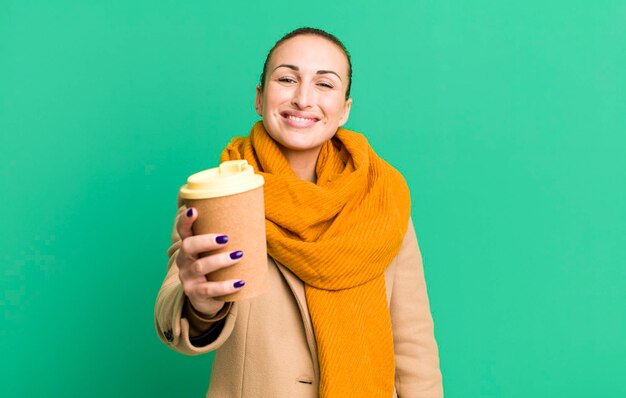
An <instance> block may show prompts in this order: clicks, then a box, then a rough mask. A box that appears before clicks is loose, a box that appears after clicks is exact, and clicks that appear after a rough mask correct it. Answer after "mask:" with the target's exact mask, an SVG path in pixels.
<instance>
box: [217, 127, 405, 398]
mask: <svg viewBox="0 0 626 398" xmlns="http://www.w3.org/2000/svg"><path fill="white" fill-rule="evenodd" d="M236 159H246V160H247V161H248V163H250V164H251V165H252V166H254V169H255V171H257V172H258V173H260V174H261V175H263V177H264V178H265V187H264V190H265V218H266V229H267V249H268V253H269V254H270V255H271V256H272V257H273V258H275V259H276V260H277V261H278V262H280V263H281V264H284V265H285V266H286V267H288V268H289V269H290V270H291V271H292V272H293V273H295V274H296V275H297V276H298V277H299V278H300V279H301V280H302V281H304V283H305V293H306V299H307V305H308V308H309V312H310V313H311V320H312V322H313V329H314V333H315V338H316V341H317V347H318V357H319V363H320V396H321V397H322V398H324V397H331V398H335V397H368V398H372V397H385V398H388V397H391V395H392V393H393V388H394V369H395V366H394V354H393V338H392V332H391V318H390V316H389V307H388V305H387V296H386V287H385V278H384V272H385V269H386V268H387V266H388V265H389V264H390V262H391V260H392V259H393V258H394V257H395V255H396V254H397V253H398V251H399V250H400V246H401V244H402V239H403V237H404V234H405V232H406V228H407V224H408V219H409V213H410V198H409V190H408V187H407V185H406V183H405V181H404V178H403V177H402V176H401V175H400V173H398V172H397V171H396V170H395V169H394V168H393V167H391V166H390V165H389V164H387V163H386V162H385V161H383V160H382V159H381V158H379V157H378V156H377V155H376V154H375V153H374V151H373V150H372V148H371V147H370V145H369V143H368V142H367V140H366V139H365V137H364V136H363V135H361V134H358V133H354V132H352V131H349V130H345V129H339V130H338V131H337V133H336V134H335V137H333V139H332V140H330V141H328V142H326V143H325V144H324V146H323V147H322V149H321V152H320V155H319V158H318V160H317V166H316V172H317V183H316V184H313V183H311V182H308V181H304V180H301V179H299V178H298V177H297V176H296V175H295V173H294V172H293V171H292V169H291V168H290V166H289V164H288V163H287V160H286V159H285V157H284V156H283V155H282V153H281V151H280V148H279V147H278V145H277V144H276V142H275V141H274V140H273V139H272V138H271V137H270V136H269V135H268V134H267V132H266V131H265V128H264V126H263V123H262V122H260V121H259V122H257V123H256V124H255V125H254V126H253V127H252V131H251V132H250V135H249V136H248V137H245V138H244V137H238V138H235V139H233V140H232V141H231V142H230V143H229V144H228V146H227V147H226V149H225V150H224V152H223V153H222V157H221V160H222V161H226V160H236Z"/></svg>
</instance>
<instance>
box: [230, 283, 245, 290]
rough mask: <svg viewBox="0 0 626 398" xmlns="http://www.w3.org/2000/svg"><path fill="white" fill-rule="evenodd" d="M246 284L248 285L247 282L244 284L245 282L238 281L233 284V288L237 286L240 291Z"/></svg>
mask: <svg viewBox="0 0 626 398" xmlns="http://www.w3.org/2000/svg"><path fill="white" fill-rule="evenodd" d="M245 284H246V282H244V281H237V282H235V283H233V286H235V287H236V288H237V289H239V288H240V287H242V286H243V285H245Z"/></svg>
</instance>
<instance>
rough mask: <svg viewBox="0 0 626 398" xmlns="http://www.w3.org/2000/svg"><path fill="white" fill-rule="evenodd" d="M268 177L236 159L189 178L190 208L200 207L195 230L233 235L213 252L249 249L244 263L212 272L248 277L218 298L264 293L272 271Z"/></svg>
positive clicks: (215, 276) (218, 277)
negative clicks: (266, 199)
mask: <svg viewBox="0 0 626 398" xmlns="http://www.w3.org/2000/svg"><path fill="white" fill-rule="evenodd" d="M263 183H264V180H263V177H262V176H261V175H259V174H255V173H254V170H253V168H252V166H250V165H249V164H248V162H247V161H245V160H231V161H227V162H224V163H222V164H220V166H219V167H216V168H212V169H208V170H204V171H201V172H199V173H196V174H193V175H191V176H189V178H187V184H186V185H184V186H183V187H182V188H181V189H180V197H181V199H182V200H183V201H184V202H185V204H186V205H187V207H195V208H196V209H197V210H198V218H197V219H196V221H195V222H194V223H193V233H194V235H200V234H207V233H218V234H226V235H228V243H227V244H226V245H225V247H223V248H221V249H219V250H217V251H215V252H211V253H221V252H230V251H233V250H243V258H242V259H241V261H239V262H238V263H236V264H234V265H232V266H229V267H226V268H223V269H220V270H217V271H215V272H212V273H210V274H208V275H207V279H208V280H210V281H223V280H228V279H242V280H244V281H245V282H246V284H245V286H244V287H243V288H242V289H241V290H239V291H238V292H236V293H233V294H228V295H226V296H221V297H216V298H215V299H216V300H220V301H238V300H244V299H249V298H252V297H255V296H258V295H260V294H261V293H264V292H265V290H266V288H267V285H266V275H267V248H266V239H265V208H264V204H263Z"/></svg>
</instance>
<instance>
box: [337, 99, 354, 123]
mask: <svg viewBox="0 0 626 398" xmlns="http://www.w3.org/2000/svg"><path fill="white" fill-rule="evenodd" d="M351 107H352V98H348V99H347V100H346V103H345V104H344V106H343V115H342V116H341V119H340V120H339V127H341V126H343V125H344V124H346V123H347V122H348V118H349V117H350V108H351Z"/></svg>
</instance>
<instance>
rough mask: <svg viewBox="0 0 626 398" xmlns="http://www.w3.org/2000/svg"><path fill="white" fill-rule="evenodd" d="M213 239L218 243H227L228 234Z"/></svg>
mask: <svg viewBox="0 0 626 398" xmlns="http://www.w3.org/2000/svg"><path fill="white" fill-rule="evenodd" d="M215 241H216V242H217V243H219V244H220V245H223V244H224V243H228V236H226V235H220V236H218V237H217V238H215Z"/></svg>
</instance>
